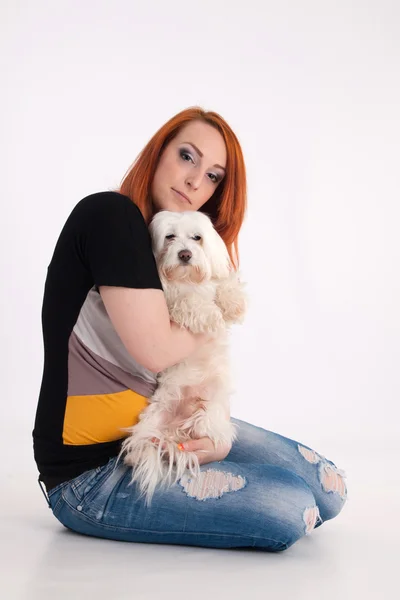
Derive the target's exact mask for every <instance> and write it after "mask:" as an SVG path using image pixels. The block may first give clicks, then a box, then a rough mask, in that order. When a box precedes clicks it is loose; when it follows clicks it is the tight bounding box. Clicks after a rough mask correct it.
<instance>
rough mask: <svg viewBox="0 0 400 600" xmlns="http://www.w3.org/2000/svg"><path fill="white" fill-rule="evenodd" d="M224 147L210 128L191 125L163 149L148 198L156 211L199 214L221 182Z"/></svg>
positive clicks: (183, 129)
mask: <svg viewBox="0 0 400 600" xmlns="http://www.w3.org/2000/svg"><path fill="white" fill-rule="evenodd" d="M225 167H226V146H225V142H224V139H223V137H222V135H221V134H220V133H219V131H217V130H216V129H215V128H214V127H213V126H212V125H209V124H208V123H204V122H203V121H192V122H191V123H189V124H188V125H185V126H184V127H183V128H182V129H181V130H180V131H179V133H178V134H177V136H176V137H175V138H174V139H173V140H171V142H170V143H169V144H168V145H167V146H166V148H165V149H164V151H163V153H162V155H161V158H160V161H159V163H158V165H157V169H156V172H155V174H154V178H153V182H152V186H151V194H152V198H153V203H154V206H155V208H156V210H171V211H174V212H182V211H185V210H198V209H199V208H201V207H202V206H203V204H205V203H206V202H207V200H209V199H210V198H211V196H212V195H213V193H214V192H215V190H216V189H217V187H218V185H220V182H221V181H222V179H223V178H224V175H225Z"/></svg>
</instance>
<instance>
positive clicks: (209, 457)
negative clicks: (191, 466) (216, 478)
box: [180, 437, 232, 465]
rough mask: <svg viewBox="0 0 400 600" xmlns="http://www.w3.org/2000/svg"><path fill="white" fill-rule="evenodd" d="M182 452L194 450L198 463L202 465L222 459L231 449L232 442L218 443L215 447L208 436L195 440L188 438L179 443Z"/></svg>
mask: <svg viewBox="0 0 400 600" xmlns="http://www.w3.org/2000/svg"><path fill="white" fill-rule="evenodd" d="M180 446H181V450H182V451H183V452H194V453H195V454H196V456H197V458H198V459H199V464H200V465H204V464H207V463H209V462H213V461H215V460H224V458H226V457H227V456H228V454H229V452H230V451H231V448H232V444H223V445H218V448H217V450H216V449H215V446H214V443H213V441H212V440H211V439H210V438H209V437H204V438H200V439H197V440H188V441H187V442H185V443H184V444H180Z"/></svg>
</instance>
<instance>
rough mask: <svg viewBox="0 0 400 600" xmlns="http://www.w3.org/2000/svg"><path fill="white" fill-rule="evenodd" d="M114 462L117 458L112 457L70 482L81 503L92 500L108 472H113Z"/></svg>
mask: <svg viewBox="0 0 400 600" xmlns="http://www.w3.org/2000/svg"><path fill="white" fill-rule="evenodd" d="M114 463H115V459H114V458H110V460H109V461H108V462H107V463H106V464H105V465H103V466H101V467H96V468H95V469H91V470H90V471H85V473H82V474H81V475H78V477H75V479H72V480H71V481H70V482H69V484H70V488H71V490H72V492H73V494H74V496H75V498H76V499H77V501H78V502H79V503H83V502H86V501H87V500H90V498H91V497H92V496H93V495H94V494H95V493H96V490H97V488H98V487H99V486H100V485H101V484H102V482H103V481H104V480H105V479H106V477H107V475H108V473H111V471H112V467H113V465H114Z"/></svg>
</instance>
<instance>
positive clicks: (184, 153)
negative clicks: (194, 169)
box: [180, 150, 194, 162]
mask: <svg viewBox="0 0 400 600" xmlns="http://www.w3.org/2000/svg"><path fill="white" fill-rule="evenodd" d="M180 156H181V158H183V160H185V161H186V162H188V161H187V159H186V158H185V157H189V160H191V161H192V162H194V161H193V157H192V155H191V154H189V152H186V150H181V151H180Z"/></svg>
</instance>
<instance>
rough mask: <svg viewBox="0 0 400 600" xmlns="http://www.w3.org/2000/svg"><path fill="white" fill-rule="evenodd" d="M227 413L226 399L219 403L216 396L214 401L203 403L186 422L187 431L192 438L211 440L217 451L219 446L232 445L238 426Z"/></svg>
mask: <svg viewBox="0 0 400 600" xmlns="http://www.w3.org/2000/svg"><path fill="white" fill-rule="evenodd" d="M227 412H228V408H227V407H226V404H225V401H224V399H222V401H221V402H219V401H218V397H217V396H215V398H214V399H213V400H211V401H203V402H202V403H201V406H200V407H199V408H198V409H197V410H196V411H195V412H194V413H193V414H192V415H191V417H189V418H188V419H187V421H186V422H185V429H186V430H187V431H189V432H190V437H191V438H195V439H199V438H203V437H208V438H210V439H211V440H212V441H213V442H214V446H215V448H216V449H217V448H218V446H219V445H224V444H232V443H233V442H234V440H235V439H236V438H237V432H236V425H235V424H234V423H232V422H231V420H230V419H229V418H228V417H227Z"/></svg>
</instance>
